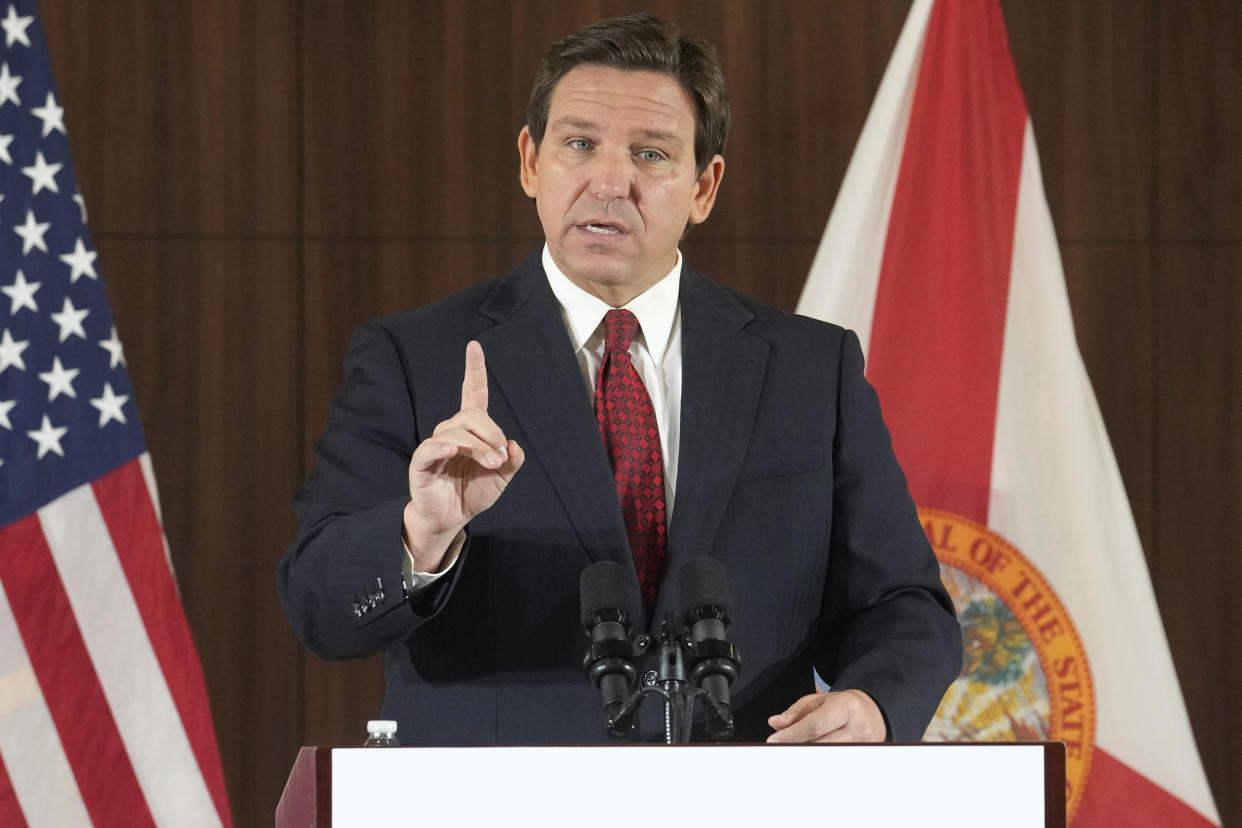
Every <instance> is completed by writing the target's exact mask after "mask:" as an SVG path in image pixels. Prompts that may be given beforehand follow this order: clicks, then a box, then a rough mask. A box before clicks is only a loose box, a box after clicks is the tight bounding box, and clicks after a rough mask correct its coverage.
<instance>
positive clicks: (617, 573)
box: [578, 561, 638, 739]
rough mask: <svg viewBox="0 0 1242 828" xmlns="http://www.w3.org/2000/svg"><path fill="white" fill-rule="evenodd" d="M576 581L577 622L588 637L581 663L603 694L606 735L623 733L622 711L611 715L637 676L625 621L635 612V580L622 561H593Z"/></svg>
mask: <svg viewBox="0 0 1242 828" xmlns="http://www.w3.org/2000/svg"><path fill="white" fill-rule="evenodd" d="M578 586H579V593H580V595H581V598H582V626H583V627H585V628H586V632H587V635H589V636H590V637H591V646H590V649H588V650H587V653H586V658H585V659H584V660H583V664H582V667H583V670H584V671H585V672H586V675H587V678H588V679H590V681H591V683H592V684H594V685H595V686H596V687H597V688H599V692H600V695H601V697H602V698H603V702H604V715H605V716H606V717H607V729H608V735H610V736H612V737H613V738H615V739H624V738H625V737H626V736H627V735H628V733H629V721H628V717H626V720H625V721H619V720H618V718H617V716H618V713H619V712H620V711H621V707H622V705H623V704H624V703H625V702H626V700H627V697H628V695H629V691H630V688H631V687H632V686H633V685H634V683H635V682H636V681H637V679H638V670H637V669H636V668H635V667H634V661H633V645H632V643H631V642H630V637H629V629H630V625H631V624H632V623H633V619H635V618H637V617H638V590H637V584H635V583H634V579H633V577H632V576H631V574H630V573H629V571H628V570H626V568H625V567H623V566H621V565H620V564H618V563H615V562H613V561H599V562H598V563H594V564H591V565H590V566H588V567H587V568H586V569H584V570H583V571H582V578H581V580H580V581H579V583H578Z"/></svg>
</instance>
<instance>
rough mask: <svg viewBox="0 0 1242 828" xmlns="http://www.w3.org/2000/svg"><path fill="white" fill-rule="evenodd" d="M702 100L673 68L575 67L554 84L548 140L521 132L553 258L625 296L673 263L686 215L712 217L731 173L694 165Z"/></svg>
mask: <svg viewBox="0 0 1242 828" xmlns="http://www.w3.org/2000/svg"><path fill="white" fill-rule="evenodd" d="M694 127H695V121H694V104H693V103H692V102H691V100H690V98H689V96H688V95H686V93H685V91H684V90H683V89H682V88H681V85H680V84H678V82H677V80H676V79H675V78H673V77H672V76H671V75H665V74H661V73H658V72H646V71H642V72H629V71H622V70H620V69H613V68H610V67H605V66H595V65H584V66H578V67H576V68H574V69H572V70H571V71H570V72H569V73H568V74H566V75H565V77H563V78H562V79H561V82H560V83H559V84H557V86H556V89H555V90H553V92H552V100H551V104H550V106H549V110H548V124H547V128H546V130H545V131H544V137H543V142H542V143H541V144H540V146H538V147H536V146H535V144H534V140H533V139H532V138H531V136H530V132H529V130H528V129H527V128H525V127H523V128H522V132H521V133H520V134H519V135H518V152H519V153H520V154H521V160H522V189H524V190H525V191H526V194H527V195H528V196H531V197H533V198H534V199H535V206H536V208H537V209H538V212H539V221H540V223H541V224H542V225H543V233H544V237H545V238H546V239H547V242H548V250H549V251H550V252H551V254H552V259H553V261H555V262H556V264H557V266H558V267H560V269H561V270H562V271H563V272H564V273H565V275H566V276H568V277H569V278H570V279H571V280H572V281H573V282H574V283H575V284H576V285H578V286H579V287H581V288H583V289H584V290H586V291H588V292H590V293H593V294H595V295H596V296H598V297H599V298H601V299H603V300H604V301H605V302H608V303H609V304H611V305H614V306H619V305H623V304H625V303H626V302H628V301H629V300H630V299H632V298H634V297H635V296H637V295H639V294H640V293H642V292H643V291H645V290H646V289H647V288H649V287H651V286H652V285H653V284H655V283H656V282H657V281H659V280H660V279H661V278H663V277H664V276H666V275H667V274H668V272H669V270H671V269H672V267H673V263H674V262H675V261H676V259H677V253H676V251H677V242H678V240H679V239H680V238H681V235H682V233H683V232H684V230H685V228H686V223H687V222H690V223H691V224H698V223H699V222H701V221H703V220H704V219H706V218H707V216H708V214H709V213H710V212H711V209H712V204H713V203H714V202H715V200H716V188H717V187H718V186H719V184H720V179H721V177H722V176H723V175H724V159H723V158H721V157H720V156H719V155H717V156H716V157H715V158H713V159H712V161H711V163H709V164H708V165H707V168H706V169H705V170H704V171H703V173H702V174H701V175H700V174H697V173H696V172H695V168H694Z"/></svg>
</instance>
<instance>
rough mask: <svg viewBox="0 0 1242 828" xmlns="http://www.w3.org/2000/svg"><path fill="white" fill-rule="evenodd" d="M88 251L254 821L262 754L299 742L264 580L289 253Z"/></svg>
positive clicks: (278, 440) (287, 484)
mask: <svg viewBox="0 0 1242 828" xmlns="http://www.w3.org/2000/svg"><path fill="white" fill-rule="evenodd" d="M99 252H100V260H101V261H102V262H103V263H104V270H103V273H104V276H105V278H106V279H107V283H108V293H109V298H110V301H111V304H112V307H113V310H114V314H115V317H116V323H117V328H118V330H119V332H120V336H121V340H122V342H123V343H124V344H125V348H126V356H127V359H128V366H129V370H130V374H131V376H132V378H133V383H134V387H135V389H136V395H137V402H138V408H139V411H140V412H141V414H142V420H143V427H144V430H145V432H146V435H147V441H148V445H149V448H150V452H151V457H152V460H153V462H154V466H155V473H156V478H157V480H158V482H159V488H160V495H161V500H162V505H163V515H164V527H165V534H166V536H167V538H168V543H169V548H170V550H171V554H172V560H173V565H174V567H175V569H176V574H177V581H178V584H179V585H180V588H181V594H182V603H183V604H184V606H185V610H186V616H187V619H188V621H189V623H190V628H191V630H192V631H193V633H194V637H195V640H196V642H197V645H198V653H199V657H200V659H201V661H202V664H203V671H204V674H205V677H206V680H207V686H208V691H209V694H210V697H211V701H212V711H213V715H214V719H215V724H216V734H217V738H218V740H219V744H220V752H221V759H222V761H223V764H224V770H225V777H226V780H227V783H228V786H229V791H230V795H231V798H232V802H233V806H234V808H235V810H236V812H237V813H238V815H239V816H240V815H242V814H254V813H257V811H256V808H259V807H260V805H262V807H263V808H265V809H266V808H270V803H274V802H275V800H276V798H277V797H278V796H279V794H280V790H281V787H280V786H281V785H282V784H283V779H284V776H285V775H286V774H287V772H288V767H289V765H290V763H291V759H290V757H288V756H285V755H284V754H283V753H281V752H280V751H278V750H277V749H276V748H278V747H279V746H282V745H287V744H297V743H298V741H299V740H300V738H301V734H300V732H299V731H300V724H301V722H300V719H299V716H298V713H299V708H300V702H299V698H300V696H301V693H302V691H303V684H302V676H301V663H302V660H303V655H302V652H301V648H300V646H299V645H298V644H297V642H296V641H294V640H293V638H292V636H291V635H290V634H289V630H288V625H287V624H286V623H285V620H284V617H283V616H282V614H281V612H280V608H279V605H278V604H277V601H276V591H275V586H274V582H273V572H274V569H275V565H276V559H277V557H278V556H279V555H280V551H281V549H282V547H283V546H284V545H285V544H286V543H287V542H288V540H289V538H290V537H291V535H292V532H293V528H294V522H293V516H292V513H291V512H290V510H289V506H288V498H289V492H290V491H291V490H292V488H293V486H294V485H295V484H296V482H297V479H298V477H299V471H298V469H299V461H300V458H301V452H302V446H301V439H300V431H299V427H298V426H299V419H300V406H299V392H300V377H299V373H298V371H299V365H300V356H299V333H300V331H299V328H298V324H297V313H298V310H299V309H298V307H297V305H296V304H295V303H291V302H290V300H291V299H294V298H296V296H297V295H298V285H297V268H296V262H297V250H296V247H295V246H294V245H292V244H289V243H285V242H261V241H260V242H225V241H218V240H205V241H201V240H172V241H164V240H157V241H146V240H138V241H130V240H123V239H122V240H117V239H108V238H105V239H104V240H103V241H102V242H101V244H100V251H99ZM264 812H265V813H269V815H270V811H264ZM239 824H241V825H253V824H258V823H257V822H254V821H251V820H250V819H243V820H240V821H239Z"/></svg>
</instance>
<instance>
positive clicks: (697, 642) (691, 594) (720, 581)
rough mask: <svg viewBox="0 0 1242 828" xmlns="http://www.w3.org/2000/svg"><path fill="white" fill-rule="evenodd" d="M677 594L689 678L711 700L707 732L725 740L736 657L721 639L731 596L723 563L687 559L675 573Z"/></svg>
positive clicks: (730, 719) (729, 731)
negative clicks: (690, 661)
mask: <svg viewBox="0 0 1242 828" xmlns="http://www.w3.org/2000/svg"><path fill="white" fill-rule="evenodd" d="M677 596H678V599H679V601H678V603H679V605H680V606H681V607H683V615H682V618H683V622H684V623H685V625H686V628H687V629H688V630H689V631H690V641H691V649H692V651H693V653H694V656H695V664H694V668H693V670H692V671H691V673H690V679H691V680H692V681H693V682H694V683H695V685H697V686H699V687H702V688H703V689H704V690H705V691H707V695H708V697H709V698H710V699H711V701H713V702H715V704H714V705H712V707H713V708H716V709H714V710H710V711H709V712H711V713H713V714H714V715H709V716H708V717H707V719H708V735H709V736H710V737H711V738H713V739H728V738H730V737H731V736H732V735H733V713H732V710H731V707H730V700H729V687H730V685H732V684H733V682H734V681H735V680H736V679H737V673H738V666H739V662H740V659H739V657H738V654H737V649H736V648H735V647H734V646H733V645H732V644H730V643H729V641H728V640H727V639H726V638H725V633H726V631H727V630H728V628H729V623H730V619H729V606H730V605H731V604H732V603H733V599H732V597H731V596H730V593H729V575H728V572H726V571H725V567H724V564H722V563H721V562H720V561H718V560H716V559H715V558H694V559H693V560H690V561H687V562H686V563H685V564H684V565H683V566H682V567H681V569H680V570H679V571H678V574H677Z"/></svg>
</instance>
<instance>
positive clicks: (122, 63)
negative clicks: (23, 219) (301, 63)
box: [39, 0, 298, 237]
mask: <svg viewBox="0 0 1242 828" xmlns="http://www.w3.org/2000/svg"><path fill="white" fill-rule="evenodd" d="M39 6H40V10H41V11H42V14H43V19H44V23H45V28H46V30H47V32H48V42H49V48H50V49H51V50H52V56H53V58H54V59H55V62H56V79H57V82H58V84H59V86H60V91H61V95H60V98H61V101H62V103H63V105H64V106H65V109H66V111H67V113H68V114H67V115H66V124H67V125H68V127H69V137H70V140H71V142H72V146H73V154H74V159H75V161H76V163H77V167H78V170H79V176H80V179H81V180H80V182H79V183H80V186H81V192H82V194H83V195H84V197H85V198H86V202H87V206H88V207H89V209H90V211H91V215H90V218H91V229H92V232H93V233H94V234H95V236H96V237H99V236H100V235H103V234H107V233H129V234H135V233H138V234H142V233H153V232H159V233H175V234H188V235H199V234H204V233H209V234H217V235H218V234H231V235H241V236H251V235H255V234H273V233H289V232H292V231H294V230H295V229H296V227H297V180H296V175H297V171H298V166H297V165H298V156H297V141H296V136H297V105H298V97H297V95H296V88H297V87H296V74H297V62H296V59H295V56H296V53H295V45H296V43H295V39H294V38H295V34H296V27H295V21H296V6H295V2H294V0H277V1H273V0H265V1H264V2H261V3H255V2H251V0H212V2H210V3H169V2H165V0H118V1H117V2H109V3H81V2H72V0H44V2H41V3H40V4H39Z"/></svg>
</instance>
